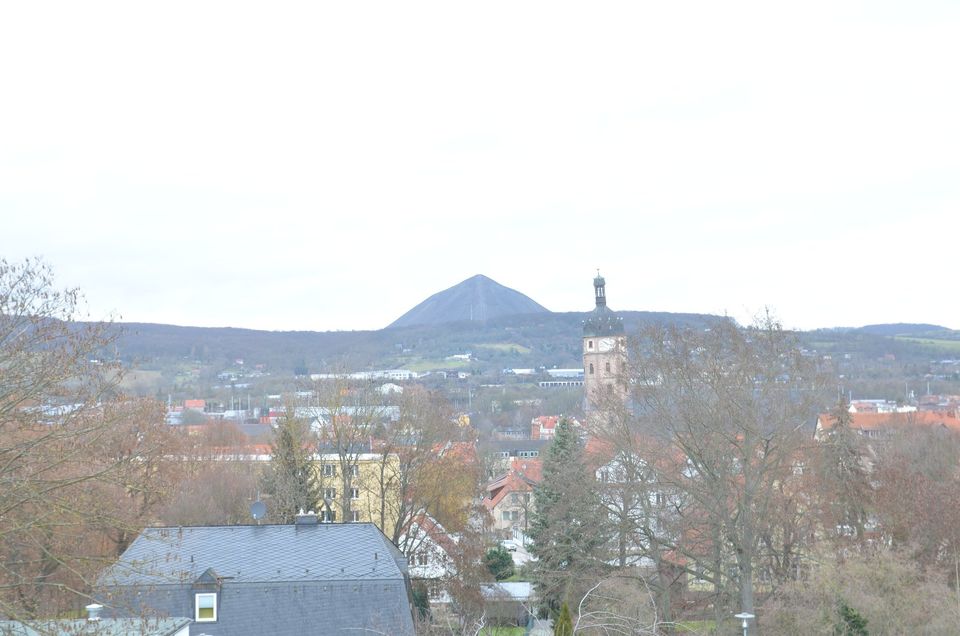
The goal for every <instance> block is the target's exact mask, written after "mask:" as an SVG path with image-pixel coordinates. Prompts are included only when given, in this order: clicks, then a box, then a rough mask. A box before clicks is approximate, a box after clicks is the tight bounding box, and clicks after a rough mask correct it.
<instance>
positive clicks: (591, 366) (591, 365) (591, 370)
mask: <svg viewBox="0 0 960 636" xmlns="http://www.w3.org/2000/svg"><path fill="white" fill-rule="evenodd" d="M590 375H593V363H592V362H591V363H590Z"/></svg>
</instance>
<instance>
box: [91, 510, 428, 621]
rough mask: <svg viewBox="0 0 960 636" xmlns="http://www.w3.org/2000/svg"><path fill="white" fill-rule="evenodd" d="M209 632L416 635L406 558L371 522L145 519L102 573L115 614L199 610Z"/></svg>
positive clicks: (106, 600)
mask: <svg viewBox="0 0 960 636" xmlns="http://www.w3.org/2000/svg"><path fill="white" fill-rule="evenodd" d="M197 592H216V593H217V595H218V596H217V620H216V621H215V622H199V623H197V624H196V625H194V626H193V627H194V629H195V630H196V632H197V633H201V632H202V633H204V634H208V635H209V636H221V635H229V636H248V635H249V636H254V635H259V634H356V633H364V630H366V631H367V632H370V631H372V632H375V633H386V634H396V635H397V636H404V635H406V634H413V617H412V612H411V605H410V589H409V580H408V578H407V564H406V560H405V559H404V558H403V555H402V554H401V553H400V551H399V550H398V549H397V548H396V547H395V546H394V545H393V544H392V543H390V541H388V540H387V538H386V537H385V536H384V535H383V533H382V532H380V530H378V529H377V528H376V526H374V525H373V524H369V523H346V524H327V523H319V524H316V523H314V524H304V525H261V526H212V527H211V526H204V527H184V528H147V529H146V530H144V531H143V533H142V534H141V535H140V536H139V537H137V539H136V540H135V541H134V542H133V544H131V546H130V547H129V548H128V549H127V551H126V552H124V553H123V556H122V557H121V558H120V561H119V562H118V563H116V564H115V565H113V566H112V567H111V568H110V569H108V570H107V572H106V573H105V574H104V575H103V576H101V578H100V581H99V594H98V601H99V602H101V603H103V604H104V605H105V606H106V609H105V610H104V614H105V615H113V616H118V615H119V616H139V615H144V614H145V615H159V616H183V615H186V616H191V617H192V616H194V615H195V608H194V598H195V597H194V595H195V593H197Z"/></svg>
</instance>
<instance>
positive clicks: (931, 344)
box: [894, 336, 960, 353]
mask: <svg viewBox="0 0 960 636" xmlns="http://www.w3.org/2000/svg"><path fill="white" fill-rule="evenodd" d="M894 339H895V340H900V341H902V342H911V343H913V344H918V345H920V346H921V347H923V348H925V349H937V350H940V351H949V352H951V353H960V340H937V339H935V338H914V337H913V336H895V338H894Z"/></svg>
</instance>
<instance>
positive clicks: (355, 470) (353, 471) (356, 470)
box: [350, 464, 360, 477]
mask: <svg viewBox="0 0 960 636" xmlns="http://www.w3.org/2000/svg"><path fill="white" fill-rule="evenodd" d="M350 476H351V477H359V476H360V467H359V466H357V465H356V464H354V465H353V466H351V467H350Z"/></svg>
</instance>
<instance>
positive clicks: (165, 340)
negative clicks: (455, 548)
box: [115, 311, 720, 373]
mask: <svg viewBox="0 0 960 636" xmlns="http://www.w3.org/2000/svg"><path fill="white" fill-rule="evenodd" d="M619 314H620V315H621V316H622V317H623V320H624V325H625V327H626V329H627V332H628V333H631V332H633V331H636V330H637V329H638V328H640V327H641V326H643V325H645V324H653V323H672V324H684V325H691V326H699V325H708V324H709V323H711V322H713V321H716V320H720V318H719V317H717V316H710V315H706V314H672V313H664V312H634V311H625V312H619ZM586 316H587V314H586V313H581V312H570V313H550V312H547V313H535V314H521V315H514V316H503V317H500V318H495V319H490V320H487V321H483V322H478V321H469V320H466V321H460V322H452V323H445V324H439V325H414V326H411V327H396V328H392V329H381V330H379V331H327V332H314V331H257V330H253V329H234V328H210V327H179V326H174V325H158V324H147V323H126V324H118V325H116V326H115V328H116V329H117V330H118V331H119V334H120V335H119V338H118V340H117V347H116V353H117V354H118V355H119V356H120V358H121V359H122V360H124V361H125V362H126V363H128V364H133V365H136V366H140V367H142V368H165V367H169V366H171V365H175V364H178V363H181V362H183V361H199V362H201V363H203V364H204V365H211V366H213V367H229V366H232V365H233V364H234V362H235V360H237V359H243V360H244V361H245V364H246V365H247V366H251V365H256V364H262V365H265V367H266V368H268V369H270V370H272V371H273V372H276V373H292V372H293V371H294V370H303V369H306V370H308V371H310V372H316V371H330V370H337V369H350V370H360V369H371V368H379V369H383V368H399V367H412V368H416V369H418V370H426V369H431V368H444V367H449V366H451V364H450V362H449V361H447V360H446V358H447V357H449V356H452V355H454V354H458V353H467V352H470V353H472V354H473V358H474V361H473V362H471V363H470V365H469V366H470V368H471V369H475V370H499V369H502V368H505V367H538V366H545V367H553V366H557V367H567V366H576V365H578V364H580V356H581V349H580V347H581V344H580V338H581V329H582V323H583V320H584V318H586Z"/></svg>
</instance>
